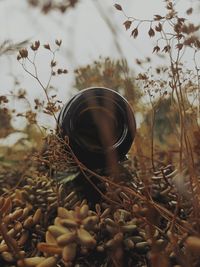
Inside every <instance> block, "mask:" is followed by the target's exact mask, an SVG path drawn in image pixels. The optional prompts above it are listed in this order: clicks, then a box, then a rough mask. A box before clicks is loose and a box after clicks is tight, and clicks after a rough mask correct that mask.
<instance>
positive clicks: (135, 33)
mask: <svg viewBox="0 0 200 267" xmlns="http://www.w3.org/2000/svg"><path fill="white" fill-rule="evenodd" d="M131 36H133V38H137V36H138V28H135V29H134V30H132V32H131Z"/></svg>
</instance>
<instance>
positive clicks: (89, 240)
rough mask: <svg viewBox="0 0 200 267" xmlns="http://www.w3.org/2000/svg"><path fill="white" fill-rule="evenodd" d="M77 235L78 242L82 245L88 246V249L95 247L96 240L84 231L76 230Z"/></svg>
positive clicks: (81, 229)
mask: <svg viewBox="0 0 200 267" xmlns="http://www.w3.org/2000/svg"><path fill="white" fill-rule="evenodd" d="M77 234H78V238H79V241H80V243H81V244H82V245H84V246H89V247H90V246H91V247H92V246H95V245H96V240H95V239H94V238H93V237H92V236H91V234H90V233H89V232H88V231H86V230H85V229H83V228H80V229H78V231H77Z"/></svg>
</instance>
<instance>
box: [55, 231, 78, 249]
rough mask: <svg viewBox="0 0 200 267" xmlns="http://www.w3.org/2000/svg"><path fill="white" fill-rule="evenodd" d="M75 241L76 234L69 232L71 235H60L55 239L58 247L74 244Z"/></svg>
mask: <svg viewBox="0 0 200 267" xmlns="http://www.w3.org/2000/svg"><path fill="white" fill-rule="evenodd" d="M75 239H76V233H75V232H71V233H67V234H64V235H60V236H59V237H58V238H57V243H58V245H59V246H66V245H68V244H70V243H72V242H74V241H75Z"/></svg>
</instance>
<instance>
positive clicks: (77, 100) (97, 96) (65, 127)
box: [58, 87, 136, 169]
mask: <svg viewBox="0 0 200 267" xmlns="http://www.w3.org/2000/svg"><path fill="white" fill-rule="evenodd" d="M58 129H59V132H60V134H61V136H62V137H63V138H64V137H65V136H68V138H69V144H70V147H71V148H72V150H73V152H74V154H75V155H76V157H77V158H78V160H79V161H80V162H82V163H83V164H84V165H86V166H87V167H89V168H92V169H94V168H106V167H109V164H112V163H113V162H119V161H121V160H123V159H124V157H125V155H126V154H127V152H128V151H129V149H130V147H131V145H132V142H133V140H134V137H135V133H136V123H135V117H134V114H133V112H132V109H131V107H130V105H129V104H128V102H127V100H126V99H125V98H124V97H122V96H121V95H120V94H119V93H117V92H115V91H113V90H111V89H108V88H104V87H92V88H88V89H85V90H82V91H80V92H79V93H77V94H76V95H75V96H74V97H72V98H71V100H70V101H69V102H68V103H66V104H65V105H64V106H63V108H62V110H61V112H60V114H59V117H58Z"/></svg>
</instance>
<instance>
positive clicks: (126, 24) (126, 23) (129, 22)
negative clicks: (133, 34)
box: [123, 20, 132, 30]
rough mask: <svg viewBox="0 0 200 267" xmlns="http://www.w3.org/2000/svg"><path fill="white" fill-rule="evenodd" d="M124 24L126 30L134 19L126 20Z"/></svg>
mask: <svg viewBox="0 0 200 267" xmlns="http://www.w3.org/2000/svg"><path fill="white" fill-rule="evenodd" d="M123 24H124V26H125V28H126V30H128V29H130V27H131V24H132V21H131V20H126V21H125V22H124V23H123Z"/></svg>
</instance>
